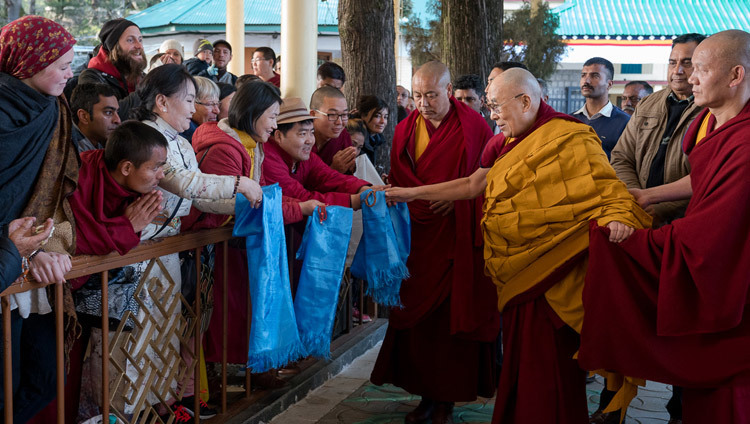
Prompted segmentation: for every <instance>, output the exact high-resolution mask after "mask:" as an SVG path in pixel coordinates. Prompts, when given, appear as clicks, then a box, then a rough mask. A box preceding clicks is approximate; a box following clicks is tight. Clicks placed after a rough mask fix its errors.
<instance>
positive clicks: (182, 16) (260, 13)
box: [128, 0, 339, 34]
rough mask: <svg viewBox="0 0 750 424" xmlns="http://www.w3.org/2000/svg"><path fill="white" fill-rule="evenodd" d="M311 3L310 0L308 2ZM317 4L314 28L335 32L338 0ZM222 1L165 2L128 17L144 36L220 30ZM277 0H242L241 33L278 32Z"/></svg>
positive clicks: (222, 27)
mask: <svg viewBox="0 0 750 424" xmlns="http://www.w3.org/2000/svg"><path fill="white" fill-rule="evenodd" d="M311 1H312V0H311ZM317 1H318V29H319V31H321V32H336V33H338V7H339V1H338V0H317ZM226 14H227V2H226V0H166V1H164V2H161V3H158V4H156V5H155V6H152V7H149V8H148V9H146V10H143V11H142V12H139V13H136V14H133V15H130V16H128V19H130V20H131V21H133V22H135V23H136V24H137V25H138V26H139V27H141V31H142V32H143V33H144V34H154V33H160V32H171V31H224V30H225V24H226ZM280 29H281V1H280V0H245V30H246V31H263V32H279V31H280Z"/></svg>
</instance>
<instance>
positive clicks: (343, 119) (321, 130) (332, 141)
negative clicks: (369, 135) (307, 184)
mask: <svg viewBox="0 0 750 424" xmlns="http://www.w3.org/2000/svg"><path fill="white" fill-rule="evenodd" d="M310 115H312V116H314V117H316V118H319V119H315V120H314V121H313V125H314V127H315V146H314V147H313V152H314V153H315V154H317V155H318V156H320V159H322V160H323V162H325V164H326V165H328V166H330V167H331V168H333V169H335V170H336V171H338V172H341V173H347V172H353V171H354V162H355V160H356V159H357V149H356V148H355V147H353V146H352V138H351V137H350V136H349V133H348V132H347V131H346V129H345V127H346V123H347V122H348V121H349V106H348V105H347V103H346V98H345V97H344V93H342V92H341V91H339V90H338V89H336V88H334V87H331V86H328V85H324V86H323V87H320V88H319V89H317V90H315V92H313V95H312V98H311V99H310Z"/></svg>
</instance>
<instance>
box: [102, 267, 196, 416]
mask: <svg viewBox="0 0 750 424" xmlns="http://www.w3.org/2000/svg"><path fill="white" fill-rule="evenodd" d="M165 262H167V264H166V265H165ZM170 270H171V271H172V272H171V274H170ZM179 273H180V267H179V259H178V257H177V255H176V254H174V255H168V256H165V257H162V258H155V259H152V260H150V261H149V262H148V265H147V266H146V269H145V271H144V272H143V273H142V276H141V280H140V281H139V283H138V288H137V289H136V291H135V298H136V300H137V302H138V304H139V307H140V312H139V313H138V315H137V316H135V315H133V314H132V312H130V311H128V312H127V313H126V315H125V316H124V317H123V319H122V321H121V324H120V326H119V327H118V328H117V331H116V332H115V334H114V336H113V337H112V338H111V340H110V343H109V350H110V360H109V363H110V408H111V412H112V413H114V414H115V415H117V417H118V418H119V419H120V420H122V421H123V422H126V423H136V422H137V423H154V424H155V423H167V424H169V423H172V422H174V421H175V416H174V413H173V412H171V410H170V408H169V407H167V405H168V404H170V403H172V402H173V401H174V399H179V398H180V394H179V392H178V390H177V387H178V385H177V383H178V382H180V383H182V382H184V381H186V380H187V379H188V378H189V377H190V376H192V375H194V371H195V369H194V367H195V365H196V363H197V361H195V360H194V359H195V357H196V355H195V350H194V344H193V339H192V338H191V337H192V336H193V334H194V332H195V322H196V320H195V319H194V317H195V313H194V310H193V307H192V305H189V304H187V302H186V301H185V298H184V297H183V296H182V294H181V293H180V284H179V283H178V282H175V278H173V276H174V277H177V279H178V281H179V277H180V276H179ZM128 318H132V319H133V322H134V323H135V325H134V327H133V329H132V330H131V331H127V330H126V329H125V328H124V323H125V322H127V321H128ZM188 362H189V364H188ZM160 413H161V414H162V416H164V414H165V413H167V415H166V417H167V418H160V416H159V415H160Z"/></svg>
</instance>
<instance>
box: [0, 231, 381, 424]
mask: <svg viewBox="0 0 750 424" xmlns="http://www.w3.org/2000/svg"><path fill="white" fill-rule="evenodd" d="M288 234H289V233H288ZM288 234H287V235H288ZM231 238H232V228H231V227H224V228H218V229H212V230H201V231H196V232H188V233H183V234H179V235H176V236H172V237H165V238H162V239H158V240H153V241H145V242H142V243H141V244H140V245H138V246H137V247H135V248H134V249H132V250H131V251H130V252H128V253H127V254H125V255H119V254H117V253H111V254H109V255H105V256H76V257H74V258H73V260H72V262H73V268H72V269H71V271H70V272H69V273H68V274H66V275H65V278H66V279H67V280H70V279H74V278H79V277H85V276H90V275H94V274H100V275H101V287H102V292H101V304H102V305H101V307H102V310H101V315H102V316H101V327H102V375H101V379H102V393H101V398H100V399H101V413H102V414H101V416H102V422H103V423H106V422H108V417H109V414H110V411H111V407H110V401H111V397H110V384H109V383H110V375H109V369H110V367H109V361H110V358H109V357H110V351H109V350H110V343H109V330H110V321H109V299H108V298H109V296H108V294H109V293H108V288H109V287H108V281H109V271H110V270H113V269H116V268H120V267H124V266H127V265H131V264H135V263H139V262H143V261H149V260H153V259H155V258H160V257H163V256H165V255H169V254H173V253H178V252H183V251H188V250H194V251H195V257H196V275H197V280H198V281H196V282H195V284H196V292H199V287H200V278H201V270H200V266H201V261H200V258H201V249H202V248H203V247H204V246H206V245H210V244H215V245H219V244H221V245H222V246H223V251H224V252H225V253H224V254H223V255H222V256H223V263H221V264H219V263H215V264H214V267H218V266H221V267H223V272H222V275H223V279H222V281H215V282H214V284H222V287H223V290H222V291H223V297H222V298H221V299H215V302H219V301H220V302H222V305H223V308H222V310H223V314H222V316H221V317H220V319H221V320H222V363H221V382H222V384H221V387H222V389H221V404H220V405H219V407H220V412H221V414H222V415H224V414H226V413H227V328H228V293H229V289H228V287H227V275H228V269H227V268H228V264H227V257H228V255H227V254H226V252H227V248H228V245H229V243H228V241H229V240H230V239H231ZM287 248H288V249H290V252H288V257H289V258H290V276H292V277H293V268H294V267H293V266H292V262H293V260H292V259H291V258H293V257H294V252H292V251H291V249H292V240H291V237H289V236H287ZM345 281H351V280H350V275H349V274H348V272H347V273H345ZM43 287H44V285H43V284H40V283H36V282H26V283H23V284H19V283H14V284H13V285H11V286H10V287H8V288H7V289H6V290H5V291H3V292H2V293H0V304H1V305H2V319H3V336H4V340H3V343H4V352H5V354H4V364H3V366H4V381H3V384H4V388H5V391H4V403H5V410H4V417H5V420H4V422H5V423H12V422H13V387H12V355H11V352H12V346H11V343H12V341H11V314H10V300H9V296H10V295H12V294H17V293H21V292H24V291H29V290H32V289H37V288H43ZM346 290H347V292H346V296H347V299H346V300H347V305H348V306H347V307H348V308H351V301H352V299H351V292H349V291H348V288H347V289H346ZM364 302H365V299H364V293H363V290H362V287H361V286H360V296H359V305H360V311H361V312H360V313H362V312H364V311H362V306H363V304H364ZM54 303H55V304H54V307H53V311H54V314H55V327H56V331H55V333H56V366H57V411H56V412H57V422H58V424H62V423H64V422H65V353H64V348H65V343H64V338H65V337H64V311H63V285H62V284H56V285H54ZM371 305H372V309H373V312H374V313H375V314H377V305H375V304H371ZM202 307H203V305H201V297H200V295H199V293H196V296H195V301H194V303H193V308H194V309H193V311H192V312H193V316H194V317H195V324H194V326H195V328H194V342H195V345H194V349H195V352H194V354H195V356H194V358H193V361H192V364H191V366H193V367H194V371H195V372H194V379H195V380H194V381H195V393H194V395H195V396H194V397H195V404H194V405H193V407H194V409H193V411H195V412H196V413H195V418H194V419H195V422H200V417H199V415H200V414H199V413H198V411H200V404H199V403H200V390H199V388H200V383H201V377H200V366H199V362H200V361H199V357H200V356H199V352H200V351H201V346H202V334H201V332H200V330H201V325H200V317H201V308H202ZM251 312H252V307H251V302H250V293H249V291H248V299H247V322H246V330H247V332H248V333H249V331H250V321H251ZM350 312H351V310H350V309H349V310H347V311H346V313H344V314H341V316H340V317H341V319H345V320H346V321H345V322H344V329H343V331H344V332H345V333H348V332H350V331H351V330H352V320H351V315H350ZM217 318H219V317H216V316H214V317H213V319H217ZM123 321H124V319H123ZM359 324H360V325H361V324H362V320H361V315H360V320H359ZM250 375H251V373H250V372H249V370H248V372H246V373H245V396H244V399H245V400H244V401H243V402H248V401H251V400H250V398H251V381H250ZM237 402H239V401H237ZM240 403H241V402H240ZM136 412H137V411H136ZM136 415H137V413H136ZM120 418H121V417H120ZM217 418H218V417H217ZM224 418H227V416H226V415H224ZM135 419H136V418H133V420H135ZM170 421H171V420H170ZM149 422H152V421H151V420H149Z"/></svg>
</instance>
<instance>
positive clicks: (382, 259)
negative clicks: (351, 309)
mask: <svg viewBox="0 0 750 424" xmlns="http://www.w3.org/2000/svg"><path fill="white" fill-rule="evenodd" d="M360 199H361V201H362V238H361V239H360V241H359V246H358V247H357V252H356V253H355V255H354V260H353V261H352V266H351V272H352V275H354V276H355V277H357V278H361V279H363V280H366V281H367V291H366V294H367V295H369V296H371V297H372V298H373V300H375V301H376V302H377V303H379V304H381V305H385V306H401V299H400V296H399V291H400V290H401V281H402V280H403V279H405V278H408V277H409V270H408V268H407V267H406V260H407V259H408V257H409V250H410V249H411V222H410V220H409V209H408V208H407V206H406V203H397V204H395V205H393V206H390V207H389V206H388V205H387V204H386V201H385V192H383V191H378V192H374V191H372V190H367V191H365V192H363V193H361V194H360Z"/></svg>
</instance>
